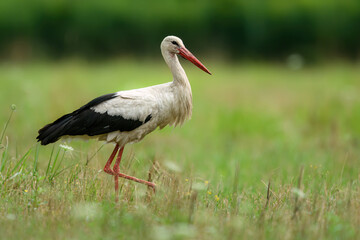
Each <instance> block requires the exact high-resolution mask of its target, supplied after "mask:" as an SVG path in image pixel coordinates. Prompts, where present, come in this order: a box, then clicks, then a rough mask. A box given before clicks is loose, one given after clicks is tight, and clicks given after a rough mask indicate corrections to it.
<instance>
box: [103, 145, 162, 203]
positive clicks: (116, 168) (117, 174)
mask: <svg viewBox="0 0 360 240" xmlns="http://www.w3.org/2000/svg"><path fill="white" fill-rule="evenodd" d="M118 150H119V145H118V144H116V146H115V148H114V150H113V152H112V153H111V155H110V157H109V160H108V161H107V162H106V164H105V167H104V172H106V173H108V174H110V175H114V181H115V194H116V199H115V200H116V201H117V195H118V191H119V177H121V178H126V179H128V180H131V181H135V182H138V183H142V184H146V185H148V186H149V187H151V188H153V190H154V191H155V186H156V185H155V183H152V182H149V181H145V180H142V179H138V178H136V177H132V176H129V175H126V174H123V173H120V168H119V165H120V162H121V157H122V154H123V151H124V147H121V149H120V151H119V154H118V156H117V158H116V162H115V165H114V168H113V170H111V168H110V166H111V163H112V162H113V160H114V158H115V155H116V153H117V151H118Z"/></svg>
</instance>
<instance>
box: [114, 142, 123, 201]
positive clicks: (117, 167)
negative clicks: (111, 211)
mask: <svg viewBox="0 0 360 240" xmlns="http://www.w3.org/2000/svg"><path fill="white" fill-rule="evenodd" d="M123 151H124V147H121V148H120V150H119V153H118V156H117V158H116V162H115V164H114V168H113V172H114V173H115V175H114V182H115V202H117V201H118V195H119V175H117V174H119V173H120V167H119V165H120V162H121V157H122V154H123Z"/></svg>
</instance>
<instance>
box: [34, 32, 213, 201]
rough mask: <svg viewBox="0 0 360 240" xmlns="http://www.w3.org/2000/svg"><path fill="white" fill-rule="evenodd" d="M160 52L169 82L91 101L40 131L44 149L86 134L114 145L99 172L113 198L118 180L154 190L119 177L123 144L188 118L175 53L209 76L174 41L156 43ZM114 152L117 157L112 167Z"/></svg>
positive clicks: (186, 87) (188, 100) (186, 86)
mask: <svg viewBox="0 0 360 240" xmlns="http://www.w3.org/2000/svg"><path fill="white" fill-rule="evenodd" d="M161 53H162V55H163V57H164V60H165V62H166V63H167V65H168V66H169V68H170V70H171V72H172V75H173V81H172V82H169V83H164V84H160V85H155V86H151V87H146V88H140V89H134V90H128V91H120V92H116V93H111V94H106V95H103V96H100V97H98V98H95V99H94V100H92V101H90V102H89V103H87V104H86V105H84V106H82V107H81V108H79V109H77V110H75V111H74V112H72V113H69V114H66V115H64V116H62V117H60V118H59V119H57V120H56V121H54V122H53V123H50V124H48V125H46V126H45V127H43V128H42V129H40V130H39V136H37V139H38V141H40V142H41V144H42V145H47V144H49V143H53V142H56V141H57V140H59V138H61V137H63V136H65V137H68V136H80V135H85V137H95V138H98V139H99V140H102V141H106V142H108V143H110V142H112V143H115V144H116V145H115V148H114V150H113V152H112V154H111V155H110V157H109V160H108V161H107V163H106V165H105V167H104V172H106V173H108V174H110V175H113V176H114V178H115V194H116V196H117V195H118V178H119V177H122V178H126V179H129V180H132V181H135V182H138V183H143V184H146V185H148V186H150V187H152V188H153V189H154V190H155V184H154V183H152V182H148V181H145V180H141V179H138V178H135V177H132V176H128V175H125V174H123V173H120V168H119V164H120V161H121V156H122V153H123V150H124V147H125V145H126V144H127V143H134V142H138V141H140V140H141V139H143V138H144V137H145V136H146V135H147V134H149V133H150V132H152V131H154V130H155V129H156V128H158V127H159V128H160V129H162V128H163V127H165V126H166V125H172V126H177V125H181V124H183V123H184V121H185V120H188V119H189V118H190V117H191V113H192V93H191V87H190V83H189V80H188V78H187V76H186V74H185V71H184V69H183V68H182V67H181V65H180V62H179V59H178V57H177V54H179V55H180V56H182V57H184V58H185V59H187V60H189V61H190V62H192V63H193V64H195V65H196V66H197V67H199V68H200V69H202V70H203V71H205V72H207V73H208V74H211V73H210V72H209V70H207V68H206V67H205V66H204V65H203V64H202V63H201V62H200V61H199V60H198V59H197V58H196V57H195V56H194V55H193V54H192V53H191V52H190V51H189V50H187V49H186V48H185V46H184V44H183V42H182V41H181V39H180V38H178V37H175V36H168V37H166V38H164V40H163V41H162V42H161ZM117 152H119V153H118V156H117V158H116V161H115V164H114V167H113V169H111V163H112V162H113V160H114V157H115V156H116V154H117Z"/></svg>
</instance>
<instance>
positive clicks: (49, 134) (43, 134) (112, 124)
mask: <svg viewBox="0 0 360 240" xmlns="http://www.w3.org/2000/svg"><path fill="white" fill-rule="evenodd" d="M116 96H117V95H116V94H115V93H111V94H106V95H103V96H101V97H98V98H95V99H94V100H92V101H90V102H89V103H87V104H86V105H84V106H82V107H81V108H79V109H77V110H75V111H74V112H72V113H69V114H66V115H64V116H62V117H60V118H59V119H57V120H56V121H54V122H53V123H50V124H48V125H46V126H45V127H43V128H42V129H40V130H39V136H37V139H38V141H40V142H41V144H42V145H47V144H49V143H53V142H56V141H57V140H59V138H60V137H62V136H65V135H70V136H76V135H88V136H95V135H100V134H105V133H109V132H113V131H131V130H134V129H136V128H138V127H139V126H141V125H142V124H145V123H147V122H148V121H150V119H151V114H150V115H148V116H147V117H146V119H145V121H140V120H132V119H125V118H123V117H122V116H111V115H109V114H107V113H98V112H95V111H93V110H92V109H91V108H92V107H94V106H96V105H98V104H100V103H102V102H105V101H107V100H110V99H113V98H115V97H116Z"/></svg>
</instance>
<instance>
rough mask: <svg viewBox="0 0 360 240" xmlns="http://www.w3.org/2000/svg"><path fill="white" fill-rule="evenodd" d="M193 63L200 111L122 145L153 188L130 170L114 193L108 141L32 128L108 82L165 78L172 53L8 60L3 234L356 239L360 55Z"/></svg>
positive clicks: (131, 84)
mask: <svg viewBox="0 0 360 240" xmlns="http://www.w3.org/2000/svg"><path fill="white" fill-rule="evenodd" d="M184 65H185V68H186V70H187V72H188V76H189V78H190V80H191V84H192V88H193V95H194V113H193V118H192V120H191V121H189V122H187V123H186V124H185V125H184V126H183V127H182V128H175V129H173V128H166V129H164V130H161V131H156V132H154V133H152V134H151V135H150V136H147V137H146V138H145V139H144V141H142V142H141V143H138V144H135V145H129V146H127V147H126V148H125V153H124V160H123V162H122V164H121V167H122V171H124V172H125V173H128V174H131V175H134V176H137V177H140V178H144V179H147V177H148V173H149V171H150V172H151V174H152V178H153V180H154V181H155V182H156V183H157V184H158V186H159V188H158V191H157V193H156V194H151V192H148V191H147V189H146V187H144V186H142V185H139V184H136V183H132V182H129V181H123V180H121V181H120V189H121V190H120V201H119V203H114V189H113V187H114V185H113V184H114V183H113V179H112V178H111V177H110V176H108V175H106V174H104V173H103V172H102V171H100V170H101V169H102V168H103V166H104V164H105V162H106V160H107V157H108V155H109V154H110V153H111V150H112V147H113V146H108V145H105V146H104V145H103V144H102V143H98V142H96V141H88V142H82V141H77V140H74V141H72V142H70V143H57V144H54V145H50V146H45V147H43V146H39V145H38V144H36V143H35V140H34V139H35V137H36V132H37V130H38V129H39V128H41V127H42V126H43V125H44V124H46V123H48V122H50V121H52V120H54V119H55V118H56V117H58V116H60V115H61V114H64V113H67V112H69V111H72V110H73V109H74V108H77V107H79V106H81V105H82V104H84V103H86V102H87V101H88V100H90V99H92V98H94V97H96V96H98V95H100V94H105V93H110V92H114V91H116V90H122V89H131V88H138V87H144V86H148V85H153V84H159V83H163V82H166V81H169V79H170V75H169V72H168V70H167V68H166V66H165V64H163V63H157V62H147V61H146V62H138V61H135V60H127V61H122V60H118V61H110V62H103V63H86V62H83V61H79V60H69V61H64V62H56V63H43V62H39V63H27V64H15V63H2V64H1V65H0V81H1V90H0V91H1V95H0V102H1V115H0V122H1V123H3V124H4V126H5V127H4V131H3V132H1V133H4V135H3V136H4V137H2V139H1V140H2V141H1V145H0V182H1V184H0V234H1V235H0V236H1V238H2V239H25V238H26V239H49V238H51V239H114V238H120V239H243V238H245V239H248V238H252V239H357V238H359V236H360V233H359V227H358V226H359V224H360V201H359V199H360V185H359V181H360V174H359V169H360V161H359V160H360V159H359V156H360V147H359V145H360V124H359V123H360V98H359V94H360V82H359V78H358V76H360V70H359V69H360V68H359V67H358V66H356V65H352V64H347V63H328V64H324V65H319V66H313V67H307V68H304V69H301V70H298V71H293V70H290V69H288V68H286V66H283V65H278V64H253V63H242V64H233V65H229V66H227V65H225V64H221V63H215V62H214V63H210V64H207V67H208V68H209V69H210V70H211V71H212V72H213V73H214V75H213V76H208V75H206V74H204V73H202V72H201V71H199V70H197V69H195V67H193V66H191V65H190V64H188V63H184ZM139 69H141V71H139ZM12 104H15V105H16V110H15V109H14V108H15V107H14V106H12ZM10 115H12V116H11V119H10V121H8V120H9V116H10ZM8 123H9V124H8ZM0 136H2V134H0ZM68 145H69V146H71V148H69V147H68Z"/></svg>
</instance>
